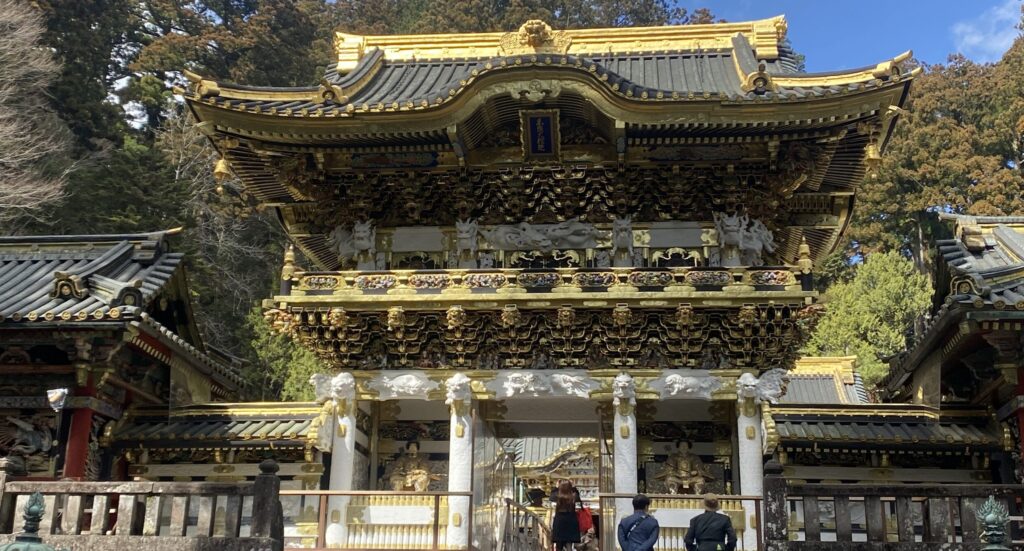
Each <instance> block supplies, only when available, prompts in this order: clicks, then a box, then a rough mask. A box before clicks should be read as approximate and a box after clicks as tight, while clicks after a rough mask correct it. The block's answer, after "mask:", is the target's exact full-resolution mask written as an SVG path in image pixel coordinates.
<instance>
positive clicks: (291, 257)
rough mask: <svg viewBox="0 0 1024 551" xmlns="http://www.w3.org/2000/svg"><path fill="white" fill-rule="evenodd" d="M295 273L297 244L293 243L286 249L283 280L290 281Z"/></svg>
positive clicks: (282, 272)
mask: <svg viewBox="0 0 1024 551" xmlns="http://www.w3.org/2000/svg"><path fill="white" fill-rule="evenodd" d="M293 275H295V246H294V245H292V244H291V243H289V244H288V246H287V247H285V249H284V265H283V266H281V280H282V281H289V280H290V279H291V278H292V276H293Z"/></svg>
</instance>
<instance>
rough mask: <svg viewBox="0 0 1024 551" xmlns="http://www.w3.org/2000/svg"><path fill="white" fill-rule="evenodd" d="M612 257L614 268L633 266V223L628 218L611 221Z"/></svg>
mask: <svg viewBox="0 0 1024 551" xmlns="http://www.w3.org/2000/svg"><path fill="white" fill-rule="evenodd" d="M612 255H613V256H614V257H615V265H616V266H631V265H633V221H632V217H630V216H624V217H622V218H619V217H617V216H616V217H615V218H613V219H612Z"/></svg>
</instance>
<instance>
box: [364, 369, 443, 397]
mask: <svg viewBox="0 0 1024 551" xmlns="http://www.w3.org/2000/svg"><path fill="white" fill-rule="evenodd" d="M367 386H368V387H370V388H372V389H373V390H376V391H377V392H378V393H380V398H381V399H383V400H393V399H395V398H419V399H421V400H426V399H427V394H428V393H429V392H430V391H432V390H435V389H436V388H437V387H438V386H440V385H439V384H438V383H437V382H435V381H431V380H430V379H428V378H427V376H426V375H424V374H422V373H403V374H401V375H385V374H380V375H378V376H377V377H375V378H374V379H373V380H372V381H370V383H369V384H368V385H367Z"/></svg>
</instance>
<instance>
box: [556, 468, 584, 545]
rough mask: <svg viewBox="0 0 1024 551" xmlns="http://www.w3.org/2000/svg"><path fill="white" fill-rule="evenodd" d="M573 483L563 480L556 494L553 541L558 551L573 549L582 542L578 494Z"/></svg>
mask: <svg viewBox="0 0 1024 551" xmlns="http://www.w3.org/2000/svg"><path fill="white" fill-rule="evenodd" d="M573 490H574V488H573V487H572V483H571V482H569V481H568V480H563V481H562V482H561V483H559V484H558V492H557V493H556V494H555V496H556V499H555V517H554V519H553V520H552V521H551V541H552V543H554V544H555V549H556V551H567V550H569V549H572V544H574V543H579V542H580V521H579V517H577V516H576V495H577V494H576V492H575V491H573Z"/></svg>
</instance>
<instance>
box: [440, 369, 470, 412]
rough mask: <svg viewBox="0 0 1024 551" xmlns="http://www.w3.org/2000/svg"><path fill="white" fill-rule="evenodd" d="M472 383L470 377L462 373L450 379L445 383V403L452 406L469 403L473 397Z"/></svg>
mask: <svg viewBox="0 0 1024 551" xmlns="http://www.w3.org/2000/svg"><path fill="white" fill-rule="evenodd" d="M471 383H472V381H471V380H470V379H469V377H467V376H466V375H464V374H462V373H456V374H455V375H452V376H451V377H449V378H448V379H447V380H446V381H445V382H444V388H445V400H444V403H445V404H447V405H449V406H450V405H452V404H455V403H458V402H468V401H469V400H470V399H471V398H472V397H473V389H472V388H471Z"/></svg>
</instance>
